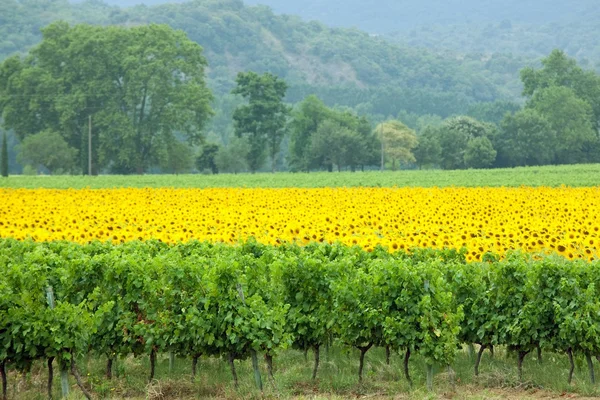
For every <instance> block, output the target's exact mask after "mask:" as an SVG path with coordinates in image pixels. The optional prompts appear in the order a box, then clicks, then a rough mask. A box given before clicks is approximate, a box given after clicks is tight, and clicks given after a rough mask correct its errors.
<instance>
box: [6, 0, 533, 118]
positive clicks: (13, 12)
mask: <svg viewBox="0 0 600 400" xmlns="http://www.w3.org/2000/svg"><path fill="white" fill-rule="evenodd" d="M59 19H62V20H66V21H68V22H70V23H78V22H88V23H94V24H105V25H106V24H118V25H126V26H131V25H137V24H146V23H165V24H168V25H170V26H172V27H174V28H177V29H182V30H184V31H185V32H186V33H187V34H188V36H189V37H190V38H191V39H193V40H194V41H196V42H198V43H200V44H201V45H202V46H203V47H204V49H205V53H206V56H207V58H208V61H209V65H210V69H209V80H210V84H211V87H212V88H213V89H214V90H215V93H216V94H217V95H222V94H225V93H228V92H229V91H230V89H231V87H232V82H233V77H234V76H235V75H236V74H237V72H239V71H243V70H254V71H257V72H262V71H270V72H273V73H275V74H277V75H279V76H281V77H283V78H284V79H286V81H288V83H289V84H290V90H289V92H288V100H289V101H290V102H296V101H299V100H300V99H302V98H303V97H305V96H306V95H307V94H310V93H316V94H317V95H319V96H320V97H322V98H323V99H324V100H325V101H326V103H328V104H330V105H340V106H349V107H354V108H357V109H359V110H360V111H361V112H363V113H367V114H379V115H383V116H389V115H394V116H395V115H397V114H398V113H399V112H400V111H402V110H404V111H407V112H410V113H415V114H419V115H422V114H438V115H440V116H447V115H451V114H455V113H464V112H465V111H466V110H467V109H468V108H469V107H470V105H472V104H473V103H476V102H482V101H493V100H496V99H500V98H515V97H516V96H518V94H519V92H520V86H519V84H518V77H517V74H516V72H517V71H518V69H519V68H520V67H521V66H522V65H523V64H525V62H524V61H523V60H521V59H517V60H513V61H512V62H510V63H506V62H505V61H503V60H501V62H500V63H499V64H498V65H499V66H500V67H498V66H496V68H494V66H493V64H494V63H495V62H496V60H490V59H485V60H484V59H456V58H453V57H446V56H441V55H436V54H434V53H433V52H428V51H424V50H420V49H413V48H410V47H408V46H404V45H399V44H393V43H390V42H389V41H387V40H385V39H384V38H382V37H378V36H375V35H372V34H369V33H366V32H363V31H360V30H358V29H346V28H329V27H327V26H325V25H324V24H322V23H319V22H305V21H303V20H302V19H300V18H299V17H294V16H288V15H276V14H275V13H273V12H272V10H271V9H270V8H268V7H265V6H252V7H250V6H245V5H244V3H242V1H240V0H224V1H217V0H195V1H191V2H187V3H182V4H165V5H160V6H152V7H148V6H136V7H133V8H125V9H123V8H118V7H115V6H110V5H108V4H106V3H103V2H101V1H97V0H93V1H87V2H84V3H77V4H70V3H69V2H68V1H67V0H51V1H42V2H40V1H34V0H20V1H17V0H7V1H4V2H3V3H2V5H0V38H2V39H0V58H5V57H6V56H8V55H9V54H12V53H15V52H24V51H26V49H27V48H28V47H30V46H32V45H33V44H35V43H37V42H38V41H39V40H40V34H39V29H40V28H41V27H43V26H45V25H47V24H48V23H50V22H52V21H55V20H59ZM490 63H491V64H490ZM490 65H491V66H490Z"/></svg>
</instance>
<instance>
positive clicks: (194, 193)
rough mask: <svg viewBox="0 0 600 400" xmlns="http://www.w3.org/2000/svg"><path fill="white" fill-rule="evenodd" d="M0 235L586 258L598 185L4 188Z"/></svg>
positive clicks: (593, 251) (596, 243)
mask: <svg viewBox="0 0 600 400" xmlns="http://www.w3.org/2000/svg"><path fill="white" fill-rule="evenodd" d="M0 198H2V200H3V207H2V209H1V210H0V237H4V238H15V239H27V238H31V239H33V240H35V241H52V240H67V241H72V242H76V243H88V242H92V241H96V240H97V241H110V242H112V243H122V242H128V241H132V240H148V239H158V240H160V241H163V242H165V243H171V244H173V243H179V242H187V241H189V240H192V239H195V240H199V241H208V242H211V243H216V242H224V243H230V244H234V243H237V242H239V241H245V240H247V239H248V238H251V237H252V238H255V239H256V240H257V241H258V242H260V243H263V244H270V245H280V244H282V243H297V244H301V245H306V244H308V243H311V242H321V243H330V244H331V243H336V242H339V243H342V244H345V245H351V246H353V245H358V246H360V247H362V248H363V249H365V250H367V251H372V250H373V249H374V248H375V247H376V246H378V245H380V246H383V247H385V248H387V249H388V250H389V251H392V252H393V251H396V250H408V249H412V248H433V249H444V248H451V249H463V248H464V249H466V250H467V254H466V257H467V260H468V261H477V260H481V259H482V257H484V255H485V254H487V253H491V254H495V255H503V254H505V253H506V252H507V251H511V250H521V251H525V252H528V253H546V254H549V253H558V254H561V255H563V256H564V257H566V258H569V259H584V260H588V261H592V260H594V259H595V258H596V257H598V249H599V248H600V239H599V238H600V232H599V229H600V220H599V219H598V218H599V216H600V189H599V188H564V187H563V188H527V187H521V188H430V189H425V188H320V189H214V188H213V189H98V190H89V189H88V190H85V189H82V190H52V189H37V190H25V189H2V190H0Z"/></svg>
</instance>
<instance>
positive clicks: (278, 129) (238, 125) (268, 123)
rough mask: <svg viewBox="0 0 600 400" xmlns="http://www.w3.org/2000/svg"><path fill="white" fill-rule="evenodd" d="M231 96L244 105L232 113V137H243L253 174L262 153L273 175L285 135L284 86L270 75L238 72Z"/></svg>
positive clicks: (261, 157) (260, 163)
mask: <svg viewBox="0 0 600 400" xmlns="http://www.w3.org/2000/svg"><path fill="white" fill-rule="evenodd" d="M236 84H237V86H236V87H235V88H234V89H233V91H232V93H233V94H238V95H241V96H242V97H243V98H244V99H246V100H247V101H248V104H244V105H242V106H239V107H238V108H237V109H236V110H235V112H234V114H233V120H234V128H235V134H236V135H237V136H238V137H247V138H248V142H249V144H250V149H249V152H248V158H247V160H248V166H249V168H250V171H252V172H256V171H257V170H258V169H259V168H260V167H261V166H262V164H263V163H264V154H265V150H266V149H268V151H269V156H270V158H271V162H272V164H271V170H272V172H275V169H276V164H277V155H278V154H279V151H280V149H281V141H282V140H283V137H284V135H285V127H286V124H287V116H288V114H289V108H288V107H287V105H285V104H284V103H283V98H284V97H285V92H286V90H287V84H286V83H285V81H283V80H282V79H280V78H278V77H277V76H275V75H273V74H271V73H268V72H266V73H264V74H262V75H258V74H257V73H255V72H246V73H243V72H241V73H239V74H238V76H237V78H236Z"/></svg>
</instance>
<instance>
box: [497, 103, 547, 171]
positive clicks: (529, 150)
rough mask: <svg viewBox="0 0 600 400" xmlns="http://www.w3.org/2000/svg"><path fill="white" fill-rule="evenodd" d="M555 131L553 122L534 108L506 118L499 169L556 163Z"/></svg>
mask: <svg viewBox="0 0 600 400" xmlns="http://www.w3.org/2000/svg"><path fill="white" fill-rule="evenodd" d="M556 141H557V138H556V132H555V131H554V130H553V128H552V126H551V125H550V122H548V120H547V119H546V118H545V117H544V116H542V115H541V114H540V113H539V112H537V111H536V110H534V109H532V108H525V109H523V110H521V111H519V112H517V113H515V114H514V115H510V114H509V115H507V116H506V117H505V118H504V120H503V121H502V123H501V136H500V139H499V145H498V160H497V165H498V166H499V167H520V166H531V165H546V164H551V163H552V162H553V161H554V153H555V146H556Z"/></svg>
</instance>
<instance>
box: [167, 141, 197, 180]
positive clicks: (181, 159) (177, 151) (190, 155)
mask: <svg viewBox="0 0 600 400" xmlns="http://www.w3.org/2000/svg"><path fill="white" fill-rule="evenodd" d="M161 164H162V165H161V167H162V169H163V170H165V171H169V172H171V173H173V174H176V175H179V174H181V173H186V172H190V170H191V169H192V168H193V166H194V151H193V150H192V148H191V146H190V145H189V144H188V143H184V142H180V141H175V142H172V143H169V144H168V145H167V152H166V154H165V157H164V158H163V161H162V163H161Z"/></svg>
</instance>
